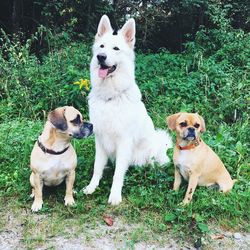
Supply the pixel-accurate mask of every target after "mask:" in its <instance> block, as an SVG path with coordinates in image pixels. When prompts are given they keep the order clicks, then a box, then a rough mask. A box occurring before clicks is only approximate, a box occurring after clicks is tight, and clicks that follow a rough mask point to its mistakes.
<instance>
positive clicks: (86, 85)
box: [73, 79, 90, 90]
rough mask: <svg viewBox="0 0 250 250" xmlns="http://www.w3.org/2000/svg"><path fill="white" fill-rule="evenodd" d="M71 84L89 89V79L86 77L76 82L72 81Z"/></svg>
mask: <svg viewBox="0 0 250 250" xmlns="http://www.w3.org/2000/svg"><path fill="white" fill-rule="evenodd" d="M73 84H76V85H79V89H82V88H83V87H84V88H85V89H86V90H89V89H90V81H89V80H88V79H80V80H79V81H77V82H73Z"/></svg>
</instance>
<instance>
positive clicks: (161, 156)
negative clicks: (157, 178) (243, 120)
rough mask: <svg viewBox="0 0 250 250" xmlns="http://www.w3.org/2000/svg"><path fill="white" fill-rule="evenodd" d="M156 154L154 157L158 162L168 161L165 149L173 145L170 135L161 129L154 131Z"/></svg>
mask: <svg viewBox="0 0 250 250" xmlns="http://www.w3.org/2000/svg"><path fill="white" fill-rule="evenodd" d="M155 143H156V145H157V147H156V155H155V158H156V160H157V161H158V162H159V163H160V164H165V163H168V162H169V158H168V156H167V150H168V149H169V148H172V147H173V143H172V140H171V137H170V135H169V134H168V133H167V132H166V131H164V130H161V129H157V130H156V131H155Z"/></svg>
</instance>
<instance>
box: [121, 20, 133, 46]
mask: <svg viewBox="0 0 250 250" xmlns="http://www.w3.org/2000/svg"><path fill="white" fill-rule="evenodd" d="M121 31H122V34H123V36H124V38H125V40H126V42H127V44H128V45H129V46H130V47H131V48H133V47H134V45H135V20H134V19H133V18H130V19H129V20H128V21H127V22H126V23H125V24H124V25H123V27H122V29H121Z"/></svg>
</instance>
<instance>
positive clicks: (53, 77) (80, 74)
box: [0, 30, 90, 119]
mask: <svg viewBox="0 0 250 250" xmlns="http://www.w3.org/2000/svg"><path fill="white" fill-rule="evenodd" d="M46 31H47V30H46ZM48 33H49V32H47V34H46V36H48V37H49V36H50V37H49V39H50V40H49V42H50V44H51V45H52V44H53V48H52V47H51V48H50V52H49V53H48V54H47V55H44V56H43V57H42V58H38V57H36V56H35V55H33V54H32V53H31V43H32V39H33V40H37V39H39V36H41V35H42V34H43V33H37V34H35V36H34V37H33V38H32V39H31V40H27V42H26V43H25V44H24V45H22V43H21V42H20V40H14V41H12V40H10V39H9V38H8V37H7V35H6V34H5V33H4V32H2V34H3V38H2V42H3V43H4V46H2V47H1V51H0V52H1V54H0V64H1V75H0V79H1V85H0V90H1V96H0V97H1V99H2V100H3V101H4V103H5V104H6V102H7V106H8V109H9V110H10V111H11V112H9V113H8V116H9V117H12V116H28V117H33V118H36V117H42V115H43V113H42V112H43V110H45V111H48V110H51V109H53V108H55V107H57V106H63V105H74V106H76V107H77V108H79V109H80V110H81V111H82V112H83V113H85V114H86V113H87V112H86V96H87V93H88V90H86V89H85V88H82V89H81V91H79V85H73V84H72V83H74V82H76V81H78V80H79V79H82V78H83V79H89V61H90V53H89V52H90V51H89V46H86V45H85V44H84V43H70V44H66V45H65V44H64V47H63V49H62V48H58V46H60V44H58V42H57V41H58V40H59V39H60V38H58V37H56V38H54V39H52V38H51V36H52V34H48ZM17 39H18V38H17ZM5 104H4V106H5ZM2 108H4V107H1V105H0V110H1V109H2ZM1 113H3V112H1ZM2 115H3V114H2ZM0 119H1V115H0Z"/></svg>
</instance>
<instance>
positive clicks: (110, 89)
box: [84, 15, 172, 205]
mask: <svg viewBox="0 0 250 250" xmlns="http://www.w3.org/2000/svg"><path fill="white" fill-rule="evenodd" d="M134 44H135V21H134V19H129V20H128V21H127V22H126V23H125V24H124V26H123V27H122V29H121V30H119V31H117V32H116V31H113V29H112V27H111V25H110V21H109V18H108V17H107V16H106V15H104V16H102V18H101V20H100V23H99V26H98V30H97V34H96V36H95V43H94V46H93V58H92V61H91V65H90V72H91V84H92V89H91V92H90V94H89V115H90V121H91V123H93V126H94V133H95V147H96V155H95V164H94V174H93V177H92V179H91V182H90V184H89V185H88V186H87V187H86V188H85V189H84V192H85V194H91V193H93V192H94V191H95V189H96V187H97V186H98V185H99V181H100V179H101V177H102V174H103V169H104V167H105V165H106V163H107V160H108V158H110V159H116V168H115V174H114V177H113V184H112V188H111V193H110V196H109V200H108V202H109V203H110V204H112V205H118V204H119V203H120V202H121V201H122V196H121V191H122V186H123V180H124V175H125V173H126V171H127V169H128V167H129V165H143V164H145V163H152V162H153V161H154V160H155V161H157V162H159V163H160V164H164V163H167V162H168V161H169V159H168V157H167V155H166V151H167V149H168V148H170V147H171V146H172V142H171V139H170V137H169V135H168V134H167V133H166V132H164V131H160V130H157V131H156V130H155V129H154V125H153V122H152V120H151V118H150V117H149V116H148V114H147V111H146V109H145V106H144V104H143V103H142V101H141V93H140V90H139V88H138V86H137V85H136V82H135V74H134V58H135V56H134V50H133V49H134Z"/></svg>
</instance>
